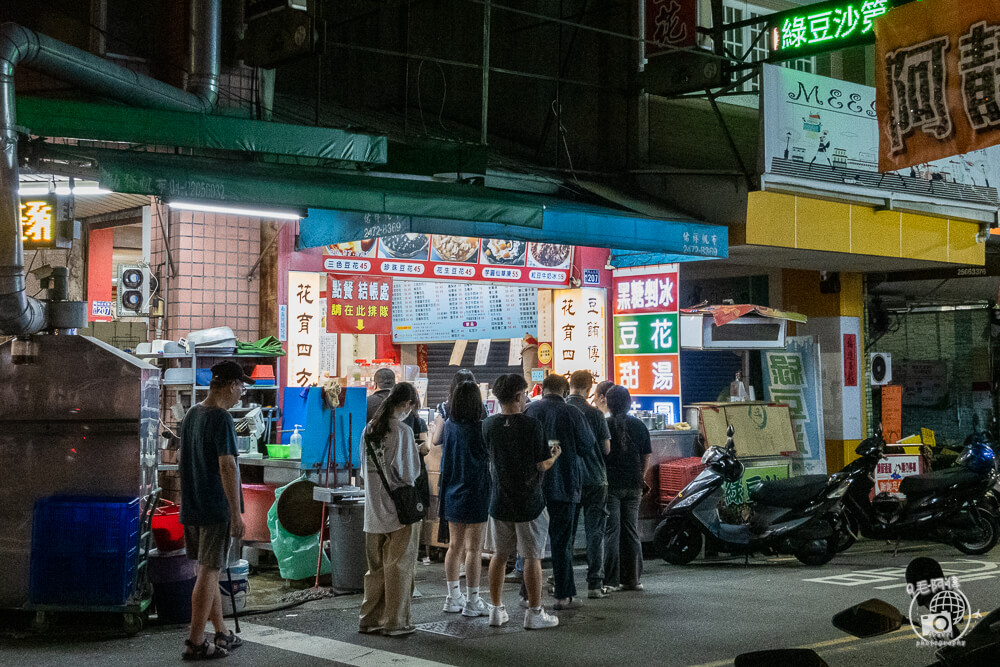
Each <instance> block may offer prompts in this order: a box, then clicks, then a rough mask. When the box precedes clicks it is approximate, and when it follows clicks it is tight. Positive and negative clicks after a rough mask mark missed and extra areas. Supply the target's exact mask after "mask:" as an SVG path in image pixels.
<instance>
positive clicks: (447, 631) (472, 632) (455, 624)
mask: <svg viewBox="0 0 1000 667" xmlns="http://www.w3.org/2000/svg"><path fill="white" fill-rule="evenodd" d="M417 630H421V631H423V632H429V633H430V634H433V635H443V636H445V637H453V638H455V639H482V638H483V637H491V636H493V635H499V634H505V633H509V632H518V631H520V630H523V628H522V627H521V624H520V622H518V623H515V622H514V619H513V618H511V619H510V621H509V622H508V623H507V624H505V625H504V626H503V627H500V628H491V627H490V624H489V621H488V620H487V619H485V618H482V619H479V620H476V621H473V620H471V619H469V620H466V619H460V620H455V621H435V622H434V623H419V624H417Z"/></svg>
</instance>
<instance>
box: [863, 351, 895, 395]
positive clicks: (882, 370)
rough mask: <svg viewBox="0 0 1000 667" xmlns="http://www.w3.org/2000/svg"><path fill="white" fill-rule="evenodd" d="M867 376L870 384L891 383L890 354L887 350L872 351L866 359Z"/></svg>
mask: <svg viewBox="0 0 1000 667" xmlns="http://www.w3.org/2000/svg"><path fill="white" fill-rule="evenodd" d="M868 377H870V378H871V382H872V386H875V387H880V386H882V385H887V384H892V355H891V354H889V353H888V352H874V353H872V354H871V356H870V357H869V359H868Z"/></svg>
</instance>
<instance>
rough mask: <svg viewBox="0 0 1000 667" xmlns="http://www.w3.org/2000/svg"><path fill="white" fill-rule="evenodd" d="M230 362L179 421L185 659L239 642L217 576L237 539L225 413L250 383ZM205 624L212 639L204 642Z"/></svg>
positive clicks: (220, 652)
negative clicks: (190, 573) (191, 573)
mask: <svg viewBox="0 0 1000 667" xmlns="http://www.w3.org/2000/svg"><path fill="white" fill-rule="evenodd" d="M253 383H254V381H253V380H251V379H250V378H249V377H247V375H246V374H245V373H244V372H243V368H242V367H241V366H240V365H239V364H238V363H236V362H235V361H220V362H219V363H217V364H215V365H214V366H212V380H211V383H210V384H209V389H208V396H207V397H206V398H205V400H204V401H202V402H201V403H198V404H196V405H195V406H194V407H192V408H191V409H190V410H188V413H187V415H185V416H184V420H183V421H182V422H181V428H180V431H181V447H180V458H179V470H180V477H181V516H180V520H181V523H182V524H184V546H185V548H186V549H187V557H188V558H190V559H192V560H197V561H198V578H197V579H196V580H195V585H194V591H193V592H192V594H191V632H190V635H189V636H188V638H187V639H186V640H185V641H184V653H183V654H182V657H183V658H184V659H185V660H213V659H217V658H225V657H226V656H228V655H229V651H231V650H232V649H234V648H236V647H238V646H240V645H241V644H242V643H243V642H242V640H241V639H240V638H239V637H237V636H236V635H234V634H233V633H232V632H230V631H227V630H226V623H225V620H224V619H223V617H222V596H221V594H220V593H219V571H220V570H221V569H222V568H223V567H226V565H227V557H228V552H229V544H230V538H231V537H232V538H235V539H239V538H241V537H242V536H243V517H242V513H243V496H242V493H241V488H240V473H239V467H238V466H237V465H236V456H237V450H236V427H235V425H234V423H233V417H232V415H230V414H229V408H231V407H233V406H234V405H236V403H238V402H239V400H240V398H241V397H242V396H243V393H244V392H245V391H246V390H245V388H244V385H247V384H251V385H252V384H253ZM208 621H211V622H212V625H213V626H214V628H215V637H214V639H213V640H211V641H210V640H208V639H207V638H206V637H205V624H206V623H207V622H208Z"/></svg>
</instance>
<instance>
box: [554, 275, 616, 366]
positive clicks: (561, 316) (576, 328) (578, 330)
mask: <svg viewBox="0 0 1000 667" xmlns="http://www.w3.org/2000/svg"><path fill="white" fill-rule="evenodd" d="M606 307H607V306H606V297H605V290H603V289H599V288H595V287H584V288H582V289H566V290H554V291H553V292H552V316H553V319H554V325H555V327H554V336H555V340H554V341H553V348H554V355H553V356H554V358H553V368H554V370H555V372H556V373H562V374H565V373H572V372H573V371H579V370H589V371H590V372H591V373H593V374H594V377H595V378H596V379H597V380H598V381H601V380H604V379H606V378H607V377H608V375H607V359H606V349H607V343H606V337H605V320H606V310H605V308H606Z"/></svg>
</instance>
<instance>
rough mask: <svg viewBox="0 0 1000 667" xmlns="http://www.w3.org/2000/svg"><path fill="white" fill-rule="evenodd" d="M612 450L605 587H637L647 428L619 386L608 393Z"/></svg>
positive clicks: (640, 588)
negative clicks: (632, 413) (632, 410)
mask: <svg viewBox="0 0 1000 667" xmlns="http://www.w3.org/2000/svg"><path fill="white" fill-rule="evenodd" d="M607 405H608V411H609V412H610V413H611V416H610V417H608V428H609V430H610V431H611V453H610V454H608V455H607V456H606V457H605V463H606V464H607V470H608V523H607V529H606V531H607V532H606V533H605V540H604V585H605V586H607V587H608V588H610V589H611V590H623V591H641V590H642V583H640V581H639V580H640V579H641V578H642V542H641V541H640V540H639V529H638V525H639V501H640V500H641V499H642V495H643V492H644V491H643V489H644V488H645V482H644V480H643V478H644V477H645V474H646V466H648V465H649V456H650V454H651V453H652V451H653V450H652V448H651V447H650V440H649V429H647V428H646V425H645V424H643V423H642V421H640V420H639V419H637V418H636V417H633V416H632V415H630V414H628V411H629V410H630V409H631V408H632V396H631V394H629V392H628V389H626V388H625V387H621V386H617V385H616V386H614V387H611V388H610V389H609V390H608V392H607Z"/></svg>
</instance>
